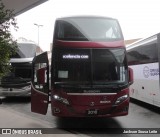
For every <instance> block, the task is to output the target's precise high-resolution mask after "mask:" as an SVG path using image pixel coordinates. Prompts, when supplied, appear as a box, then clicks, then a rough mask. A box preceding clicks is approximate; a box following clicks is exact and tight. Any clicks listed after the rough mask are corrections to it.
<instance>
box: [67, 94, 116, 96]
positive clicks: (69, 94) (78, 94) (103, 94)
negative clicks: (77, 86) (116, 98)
mask: <svg viewBox="0 0 160 137" xmlns="http://www.w3.org/2000/svg"><path fill="white" fill-rule="evenodd" d="M67 95H80V96H81V95H85V96H88V95H96V96H97V95H117V93H67Z"/></svg>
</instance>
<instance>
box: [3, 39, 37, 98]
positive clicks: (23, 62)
mask: <svg viewBox="0 0 160 137" xmlns="http://www.w3.org/2000/svg"><path fill="white" fill-rule="evenodd" d="M17 44H18V51H17V53H16V54H15V55H14V56H12V57H11V59H10V64H11V68H12V69H11V72H10V73H8V74H7V75H6V76H4V77H2V79H1V87H0V96H4V97H8V96H30V94H31V86H30V82H31V66H32V60H33V58H34V57H35V56H36V48H37V45H35V44H34V43H31V42H27V43H17Z"/></svg>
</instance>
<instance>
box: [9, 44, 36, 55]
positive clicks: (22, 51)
mask: <svg viewBox="0 0 160 137" xmlns="http://www.w3.org/2000/svg"><path fill="white" fill-rule="evenodd" d="M35 55H36V45H35V44H32V43H18V51H17V53H16V54H15V55H13V56H12V57H11V58H33V57H34V56H35Z"/></svg>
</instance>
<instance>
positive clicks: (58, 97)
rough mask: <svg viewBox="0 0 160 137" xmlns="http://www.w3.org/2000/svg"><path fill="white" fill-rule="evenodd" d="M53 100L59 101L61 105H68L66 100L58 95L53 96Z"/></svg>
mask: <svg viewBox="0 0 160 137" xmlns="http://www.w3.org/2000/svg"><path fill="white" fill-rule="evenodd" d="M53 98H54V99H55V100H57V101H60V102H61V103H63V104H66V105H69V101H68V100H67V99H66V98H62V97H60V96H58V95H54V96H53Z"/></svg>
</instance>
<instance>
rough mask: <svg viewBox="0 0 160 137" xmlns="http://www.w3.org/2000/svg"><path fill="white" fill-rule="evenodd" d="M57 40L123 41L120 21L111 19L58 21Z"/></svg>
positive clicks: (85, 18)
mask: <svg viewBox="0 0 160 137" xmlns="http://www.w3.org/2000/svg"><path fill="white" fill-rule="evenodd" d="M55 38H56V39H59V40H68V41H115V40H122V39H123V36H122V32H121V29H120V26H119V24H118V21H117V20H115V19H110V18H96V17H90V18H87V17H84V18H82V17H79V18H78V17H77V18H66V19H64V20H58V21H57V23H56V31H55Z"/></svg>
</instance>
